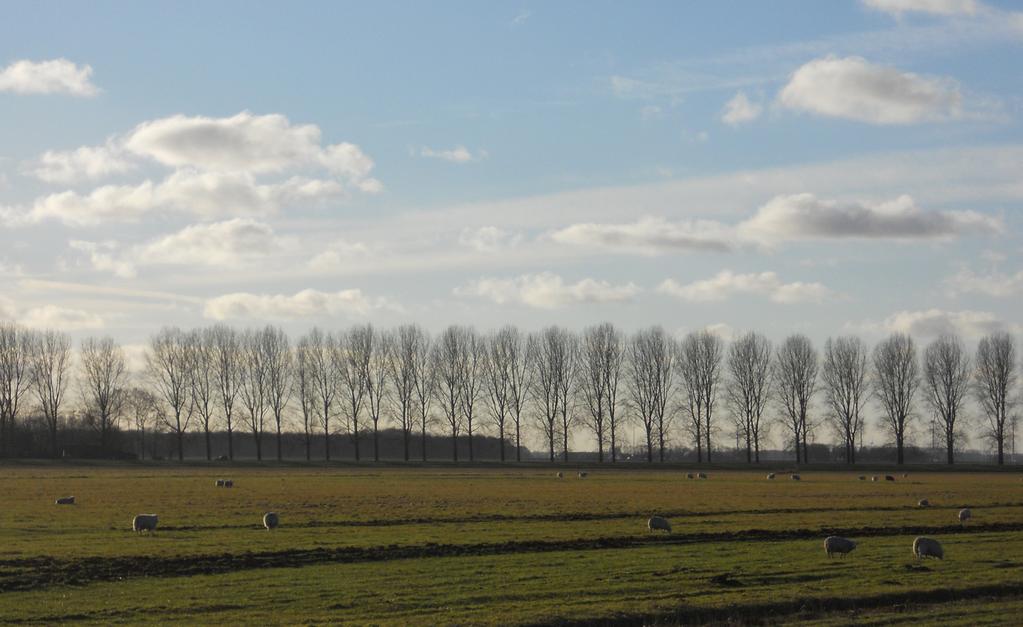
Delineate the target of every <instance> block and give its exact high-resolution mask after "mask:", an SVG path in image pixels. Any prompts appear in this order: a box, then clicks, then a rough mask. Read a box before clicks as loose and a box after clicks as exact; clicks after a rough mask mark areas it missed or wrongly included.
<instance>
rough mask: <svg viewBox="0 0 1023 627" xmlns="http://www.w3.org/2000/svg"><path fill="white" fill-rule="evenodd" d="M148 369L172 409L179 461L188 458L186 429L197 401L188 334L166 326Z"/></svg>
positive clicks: (171, 423) (170, 421) (169, 423)
mask: <svg viewBox="0 0 1023 627" xmlns="http://www.w3.org/2000/svg"><path fill="white" fill-rule="evenodd" d="M146 369H147V371H148V373H149V377H150V379H151V380H152V382H153V385H154V387H155V388H156V393H157V395H158V396H159V397H160V399H161V400H162V401H163V402H164V403H166V404H167V407H168V408H169V409H170V412H169V413H168V414H167V415H166V416H165V419H164V421H165V423H166V425H167V428H168V429H170V430H171V432H172V433H173V434H174V438H175V441H176V442H177V449H178V460H179V461H180V460H184V459H185V432H186V431H187V430H188V426H189V424H190V423H191V422H192V415H193V414H194V413H195V404H194V402H193V399H192V372H191V364H190V360H189V357H188V349H187V347H186V337H185V334H184V333H183V332H182V331H181V329H178V328H176V327H165V328H164V329H162V330H161V331H160V332H159V333H157V334H156V335H154V336H153V337H152V339H151V340H150V342H149V351H148V352H147V353H146Z"/></svg>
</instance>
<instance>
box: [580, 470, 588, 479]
mask: <svg viewBox="0 0 1023 627" xmlns="http://www.w3.org/2000/svg"><path fill="white" fill-rule="evenodd" d="M589 474H590V473H588V472H586V471H585V470H580V471H579V478H580V479H585V478H586V476H587V475H589Z"/></svg>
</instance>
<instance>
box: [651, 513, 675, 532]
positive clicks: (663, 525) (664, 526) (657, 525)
mask: <svg viewBox="0 0 1023 627" xmlns="http://www.w3.org/2000/svg"><path fill="white" fill-rule="evenodd" d="M646 527H647V529H649V530H650V531H667V532H668V533H671V523H670V522H668V521H667V519H665V518H661V517H660V516H651V517H650V520H648V521H646Z"/></svg>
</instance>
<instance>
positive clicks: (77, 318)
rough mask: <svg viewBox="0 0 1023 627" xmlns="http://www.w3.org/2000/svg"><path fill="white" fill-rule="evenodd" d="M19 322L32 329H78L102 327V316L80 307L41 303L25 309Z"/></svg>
mask: <svg viewBox="0 0 1023 627" xmlns="http://www.w3.org/2000/svg"><path fill="white" fill-rule="evenodd" d="M19 322H21V324H23V325H25V326H27V327H32V328H34V329H57V330H60V331H79V330H83V329H101V328H103V318H101V317H100V316H97V315H96V314H93V313H89V312H87V311H83V310H81V309H70V308H67V307H58V306H56V305H43V306H42V307H34V308H32V309H29V310H27V311H26V312H25V313H24V314H22V315H21V316H20V317H19Z"/></svg>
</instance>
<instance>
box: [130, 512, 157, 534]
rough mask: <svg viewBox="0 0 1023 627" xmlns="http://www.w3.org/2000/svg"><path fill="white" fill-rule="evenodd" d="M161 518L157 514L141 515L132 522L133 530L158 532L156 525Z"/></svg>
mask: <svg viewBox="0 0 1023 627" xmlns="http://www.w3.org/2000/svg"><path fill="white" fill-rule="evenodd" d="M158 520H159V518H158V517H157V515H156V514H139V515H137V516H135V518H133V519H132V521H131V528H132V530H133V531H135V532H139V533H141V532H143V531H156V523H157V522H158Z"/></svg>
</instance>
